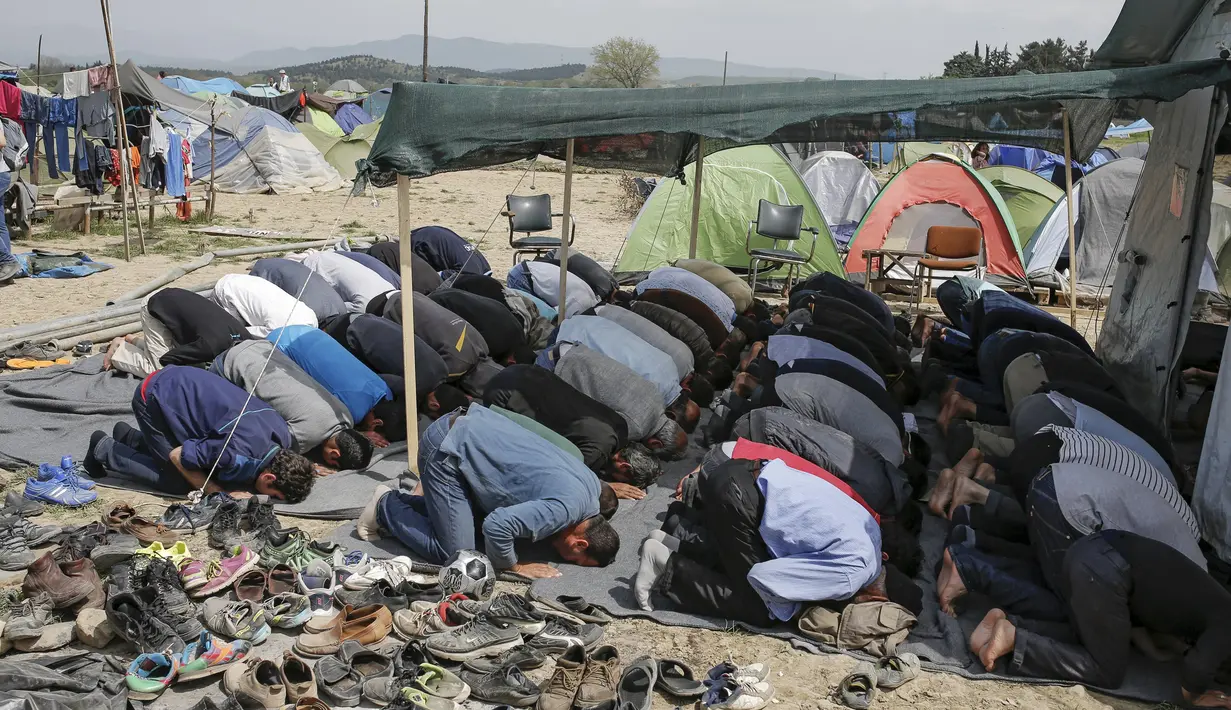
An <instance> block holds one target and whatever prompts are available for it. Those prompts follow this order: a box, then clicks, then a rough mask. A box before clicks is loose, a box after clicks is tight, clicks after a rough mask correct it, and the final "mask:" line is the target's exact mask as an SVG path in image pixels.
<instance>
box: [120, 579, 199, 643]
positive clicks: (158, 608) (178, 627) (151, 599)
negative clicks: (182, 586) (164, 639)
mask: <svg viewBox="0 0 1231 710" xmlns="http://www.w3.org/2000/svg"><path fill="white" fill-rule="evenodd" d="M133 596H135V597H136V598H137V599H138V600H139V601H140V602H141V603H142V604H144V605H145V608H146V609H147V610H148V611H149V613H150V614H151V615H152V616H153V617H154V618H156V619H158V620H159V621H161V622H162V623H164V624H166V625H167V626H168V627H170V629H171V630H172V631H173V632H175V635H176V636H178V637H179V638H181V639H194V638H197V637H198V636H200V635H201V631H203V630H204V627H203V626H201V622H200V621H198V620H197V607H196V605H195V604H193V603H192V602H190V601H188V597H187V596H185V595H184V592H183V590H180V591H179V593H178V594H175V590H173V589H170V588H168V587H167V585H166V584H159V583H157V582H155V583H153V584H150V585H148V586H146V587H142V588H141V589H138V590H137V591H136V592H134V593H133Z"/></svg>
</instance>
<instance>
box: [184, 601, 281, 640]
mask: <svg viewBox="0 0 1231 710" xmlns="http://www.w3.org/2000/svg"><path fill="white" fill-rule="evenodd" d="M201 616H202V617H204V619H205V625H206V627H208V628H209V630H210V631H213V632H214V633H216V634H222V635H223V636H226V637H228V638H233V639H239V640H241V641H248V642H250V643H252V645H253V646H256V645H259V644H260V643H261V642H262V641H264V640H265V639H266V638H267V637H268V636H269V633H270V628H269V624H268V623H267V620H266V617H265V609H264V607H262V606H261V605H259V604H256V603H255V602H250V601H239V602H233V601H228V600H226V599H220V598H215V599H207V600H206V601H205V605H204V606H202V607H201Z"/></svg>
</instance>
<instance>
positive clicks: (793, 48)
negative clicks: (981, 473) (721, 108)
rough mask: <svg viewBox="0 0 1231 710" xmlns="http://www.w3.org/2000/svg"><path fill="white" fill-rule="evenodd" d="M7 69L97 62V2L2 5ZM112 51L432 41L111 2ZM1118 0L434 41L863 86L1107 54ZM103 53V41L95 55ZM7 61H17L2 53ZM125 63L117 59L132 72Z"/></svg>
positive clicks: (833, 4) (445, 32)
mask: <svg viewBox="0 0 1231 710" xmlns="http://www.w3.org/2000/svg"><path fill="white" fill-rule="evenodd" d="M4 4H5V9H4V24H5V33H4V34H5V40H6V41H5V45H7V46H0V59H8V60H10V61H28V60H32V59H33V56H32V55H33V50H34V42H35V41H36V39H37V35H38V34H39V33H40V32H42V33H44V34H45V37H44V40H43V51H44V53H45V54H49V55H53V56H54V55H56V54H57V53H59V54H60V55H65V56H71V55H73V54H74V53H76V54H81V53H83V52H86V53H88V52H91V51H98V52H100V54H101V51H102V48H103V47H105V44H104V43H103V40H102V29H101V21H100V19H99V16H100V13H99V3H98V2H97V0H56V1H55V2H18V1H17V0H6V2H5V3H4ZM111 4H112V11H111V12H112V22H113V25H114V31H115V35H116V41H117V43H118V44H120V45H121V46H122V47H124V46H127V47H140V48H141V49H142V50H144V51H146V52H149V53H158V54H165V55H170V56H176V57H201V58H208V59H217V60H226V59H231V58H234V57H236V56H239V55H241V54H243V53H245V52H248V51H251V50H253V49H258V48H262V49H274V48H279V47H285V46H299V47H311V46H332V45H343V44H350V43H353V42H357V41H362V40H368V39H392V38H394V37H398V36H401V35H403V34H410V33H416V34H417V33H419V32H421V30H422V22H423V16H422V8H423V4H422V2H421V0H291V1H289V2H287V1H285V0H280V1H278V2H273V1H271V0H208V2H205V3H190V4H188V5H176V4H175V3H166V2H155V1H154V0H112V2H111ZM1121 5H1122V0H1029V1H1028V2H1004V1H1003V0H606V1H604V2H598V1H597V0H436V1H435V2H433V3H432V13H431V20H432V22H431V34H432V35H433V36H439V37H477V38H480V39H487V40H494V41H503V42H538V43H546V44H558V45H566V46H575V47H587V46H592V45H594V44H596V43H599V42H602V41H603V40H605V39H607V38H609V37H611V36H613V35H631V36H635V37H641V38H643V39H645V40H648V41H650V42H653V43H654V44H656V45H657V46H658V48H659V51H660V53H661V54H662V55H663V56H674V57H708V58H715V59H722V55H723V51H724V50H729V51H730V52H731V60H732V61H733V62H741V63H746V64H756V65H761V66H776V67H801V68H806V69H823V70H830V71H836V72H842V73H847V74H856V75H860V76H864V77H867V78H879V77H880V76H881V75H882V74H888V75H889V76H890V77H907V78H914V77H918V76H920V75H925V74H929V73H939V72H940V71H941V69H942V64H943V62H944V60H945V59H947V58H948V57H950V56H951V55H953V54H954V53H955V52H957V51H959V50H960V49H962V48H968V47H969V48H973V46H974V43H975V40H979V41H981V42H984V43H988V42H990V43H992V44H993V45H1000V46H1002V45H1004V44H1006V43H1007V44H1008V45H1009V46H1010V48H1012V49H1016V48H1017V46H1018V45H1020V44H1024V43H1026V42H1029V41H1032V40H1041V39H1044V38H1047V37H1056V36H1062V37H1064V38H1065V39H1068V40H1069V41H1071V42H1076V41H1078V40H1083V39H1084V40H1088V41H1089V42H1090V44H1091V45H1092V46H1093V47H1097V46H1098V45H1099V44H1100V43H1101V42H1102V41H1103V39H1104V38H1105V37H1106V35H1107V32H1108V30H1109V29H1110V28H1111V25H1112V23H1113V22H1114V21H1115V18H1116V15H1117V14H1118V13H1119V10H1120V7H1121ZM92 43H96V44H92ZM5 55H8V56H5ZM122 59H123V58H122V57H121V61H122Z"/></svg>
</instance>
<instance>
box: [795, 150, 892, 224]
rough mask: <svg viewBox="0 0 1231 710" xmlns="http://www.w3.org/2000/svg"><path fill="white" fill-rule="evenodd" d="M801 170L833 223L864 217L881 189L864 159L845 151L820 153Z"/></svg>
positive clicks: (819, 205)
mask: <svg viewBox="0 0 1231 710" xmlns="http://www.w3.org/2000/svg"><path fill="white" fill-rule="evenodd" d="M799 172H800V175H801V176H802V177H803V179H804V184H806V185H807V186H808V191H809V192H811V193H812V197H813V199H815V200H816V205H817V207H820V208H821V214H823V215H825V222H826V224H828V225H829V226H830V227H835V226H837V225H840V224H850V223H852V222H858V221H859V220H861V219H863V215H864V213H865V212H867V211H868V207H870V206H872V201H873V200H875V199H876V193H878V192H880V189H881V186H880V183H879V182H877V181H876V178H875V177H873V176H872V171H870V170H868V168H867V166H866V165H864V164H863V161H861V160H859V158H856V157H855V156H853V155H851V154H850V153H843V152H841V151H825V152H824V153H818V154H816V155H814V156H812V157H811V158H808V159H807V160H805V161H804V163H803V166H802V167H801V168H800V171H799Z"/></svg>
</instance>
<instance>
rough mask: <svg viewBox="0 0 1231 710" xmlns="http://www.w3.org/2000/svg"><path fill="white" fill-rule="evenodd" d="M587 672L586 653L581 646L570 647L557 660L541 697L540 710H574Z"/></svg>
mask: <svg viewBox="0 0 1231 710" xmlns="http://www.w3.org/2000/svg"><path fill="white" fill-rule="evenodd" d="M585 672H586V652H585V649H583V648H582V647H581V646H570V647H569V648H568V649H567V650H566V651H565V652H564V653H563V654H561V656H560V657H559V658H557V659H556V669H555V671H553V672H552V674H551V680H549V681H547V685H546V687H544V688H543V692H542V695H541V696H540V697H539V705H538V710H572V707H573V700H574V699H575V698H576V697H577V689H578V688H580V687H581V677H582V676H583V675H585Z"/></svg>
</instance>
